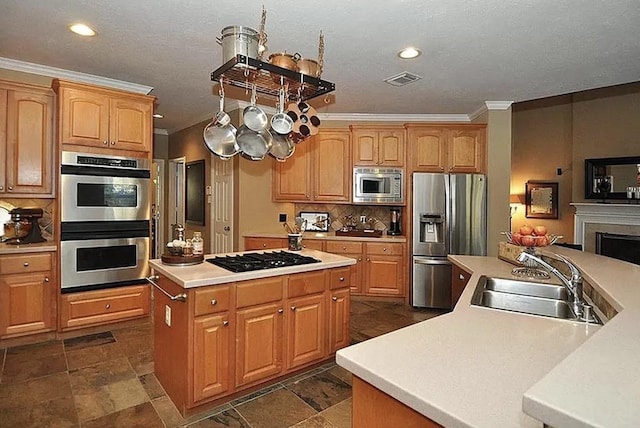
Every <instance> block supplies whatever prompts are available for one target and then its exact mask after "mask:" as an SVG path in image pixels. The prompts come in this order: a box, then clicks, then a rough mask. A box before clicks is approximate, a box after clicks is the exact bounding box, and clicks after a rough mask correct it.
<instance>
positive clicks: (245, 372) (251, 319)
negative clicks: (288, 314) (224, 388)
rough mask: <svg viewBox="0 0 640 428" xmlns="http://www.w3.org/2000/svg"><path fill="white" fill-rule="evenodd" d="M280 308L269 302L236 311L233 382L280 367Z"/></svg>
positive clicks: (274, 371)
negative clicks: (234, 372) (234, 376)
mask: <svg viewBox="0 0 640 428" xmlns="http://www.w3.org/2000/svg"><path fill="white" fill-rule="evenodd" d="M283 318H284V317H283V308H282V305H281V304H280V303H270V304H266V305H260V306H256V307H252V308H247V309H240V310H238V311H237V312H236V386H242V385H247V384H251V383H253V382H257V381H260V380H266V379H268V378H270V377H273V376H275V375H278V374H280V372H281V371H282V352H283V347H282V345H283V342H282V340H283V334H284V331H283V327H284V322H283Z"/></svg>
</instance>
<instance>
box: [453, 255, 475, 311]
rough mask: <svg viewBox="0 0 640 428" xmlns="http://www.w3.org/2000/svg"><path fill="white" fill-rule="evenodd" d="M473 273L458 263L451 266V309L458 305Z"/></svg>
mask: <svg viewBox="0 0 640 428" xmlns="http://www.w3.org/2000/svg"><path fill="white" fill-rule="evenodd" d="M470 277H471V274H470V273H469V272H467V271H466V270H464V269H462V268H461V267H460V266H458V265H453V266H451V309H453V308H454V307H455V306H456V303H458V299H460V296H461V295H462V292H463V291H464V288H465V287H466V286H467V283H468V282H469V278H470Z"/></svg>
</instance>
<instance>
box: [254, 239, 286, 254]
mask: <svg viewBox="0 0 640 428" xmlns="http://www.w3.org/2000/svg"><path fill="white" fill-rule="evenodd" d="M286 246H287V240H286V239H285V238H244V250H245V251H253V250H269V249H275V248H285V247H286Z"/></svg>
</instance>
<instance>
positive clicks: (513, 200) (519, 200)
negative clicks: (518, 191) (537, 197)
mask: <svg viewBox="0 0 640 428" xmlns="http://www.w3.org/2000/svg"><path fill="white" fill-rule="evenodd" d="M519 205H524V195H510V196H509V231H511V219H512V218H513V215H514V214H515V213H516V211H518V206H519Z"/></svg>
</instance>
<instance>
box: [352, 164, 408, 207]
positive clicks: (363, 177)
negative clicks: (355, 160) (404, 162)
mask: <svg viewBox="0 0 640 428" xmlns="http://www.w3.org/2000/svg"><path fill="white" fill-rule="evenodd" d="M403 177H404V172H403V170H402V169H400V168H362V167H361V168H354V169H353V203H356V204H362V203H366V204H382V205H386V204H401V203H404V185H403V181H404V180H403Z"/></svg>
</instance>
